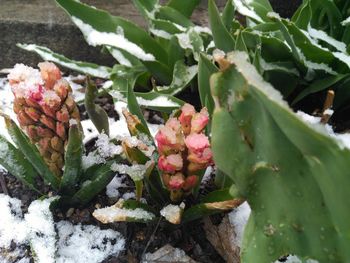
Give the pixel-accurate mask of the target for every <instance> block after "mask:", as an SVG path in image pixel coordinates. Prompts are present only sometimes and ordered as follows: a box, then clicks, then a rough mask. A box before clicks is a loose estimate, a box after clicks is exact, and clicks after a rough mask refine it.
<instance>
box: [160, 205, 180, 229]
mask: <svg viewBox="0 0 350 263" xmlns="http://www.w3.org/2000/svg"><path fill="white" fill-rule="evenodd" d="M184 209H185V204H184V203H183V202H182V203H181V204H180V205H172V204H169V205H167V206H165V207H163V208H162V210H160V214H161V215H162V216H163V217H165V219H166V220H167V221H169V222H170V223H175V224H176V223H177V224H179V223H180V221H181V214H182V212H183V210H184Z"/></svg>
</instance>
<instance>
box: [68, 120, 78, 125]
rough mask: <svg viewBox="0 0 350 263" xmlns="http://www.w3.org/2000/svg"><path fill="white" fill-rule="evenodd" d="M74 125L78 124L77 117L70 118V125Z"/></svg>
mask: <svg viewBox="0 0 350 263" xmlns="http://www.w3.org/2000/svg"><path fill="white" fill-rule="evenodd" d="M74 125H78V122H77V120H75V119H70V120H69V126H74Z"/></svg>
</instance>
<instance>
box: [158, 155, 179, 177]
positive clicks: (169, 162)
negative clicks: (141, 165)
mask: <svg viewBox="0 0 350 263" xmlns="http://www.w3.org/2000/svg"><path fill="white" fill-rule="evenodd" d="M158 166H159V169H160V170H162V171H164V172H167V173H174V172H176V171H180V170H181V169H182V167H183V160H182V157H181V155H180V154H171V155H168V156H164V155H162V156H160V158H159V160H158Z"/></svg>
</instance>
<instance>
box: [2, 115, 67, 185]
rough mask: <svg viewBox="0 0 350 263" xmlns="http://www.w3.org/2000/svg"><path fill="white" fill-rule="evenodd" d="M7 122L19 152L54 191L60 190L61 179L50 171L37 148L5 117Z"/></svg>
mask: <svg viewBox="0 0 350 263" xmlns="http://www.w3.org/2000/svg"><path fill="white" fill-rule="evenodd" d="M5 122H6V126H7V129H8V132H9V134H10V136H11V139H12V140H13V141H14V142H15V144H16V146H17V147H18V150H19V151H21V152H22V153H23V155H24V156H25V157H26V158H27V160H28V161H29V162H30V163H31V164H32V165H33V167H34V168H35V170H36V171H37V172H38V173H39V175H40V176H41V177H42V178H43V179H44V180H45V182H46V183H49V184H50V185H51V186H52V188H53V189H55V190H58V188H59V184H60V181H59V178H58V177H57V176H56V175H54V174H53V173H52V172H51V171H50V169H49V167H48V166H47V165H46V163H45V161H44V159H43V158H42V157H41V155H40V153H39V151H38V149H37V148H36V146H35V145H34V144H32V143H31V142H30V141H29V139H28V137H27V136H26V135H25V134H24V133H23V132H22V131H21V129H20V128H19V127H18V126H17V124H16V123H15V122H14V121H13V120H11V119H10V118H8V117H5Z"/></svg>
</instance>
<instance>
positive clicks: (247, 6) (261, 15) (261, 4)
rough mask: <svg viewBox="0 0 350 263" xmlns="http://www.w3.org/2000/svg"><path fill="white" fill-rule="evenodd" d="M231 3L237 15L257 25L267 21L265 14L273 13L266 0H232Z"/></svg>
mask: <svg viewBox="0 0 350 263" xmlns="http://www.w3.org/2000/svg"><path fill="white" fill-rule="evenodd" d="M232 2H233V5H234V6H235V8H236V10H237V12H238V13H240V14H241V15H243V16H246V17H247V18H249V19H252V20H253V21H254V22H257V23H262V22H264V21H269V19H268V18H267V13H268V12H272V11H273V10H272V7H271V5H270V3H269V1H268V0H252V1H245V0H232Z"/></svg>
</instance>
